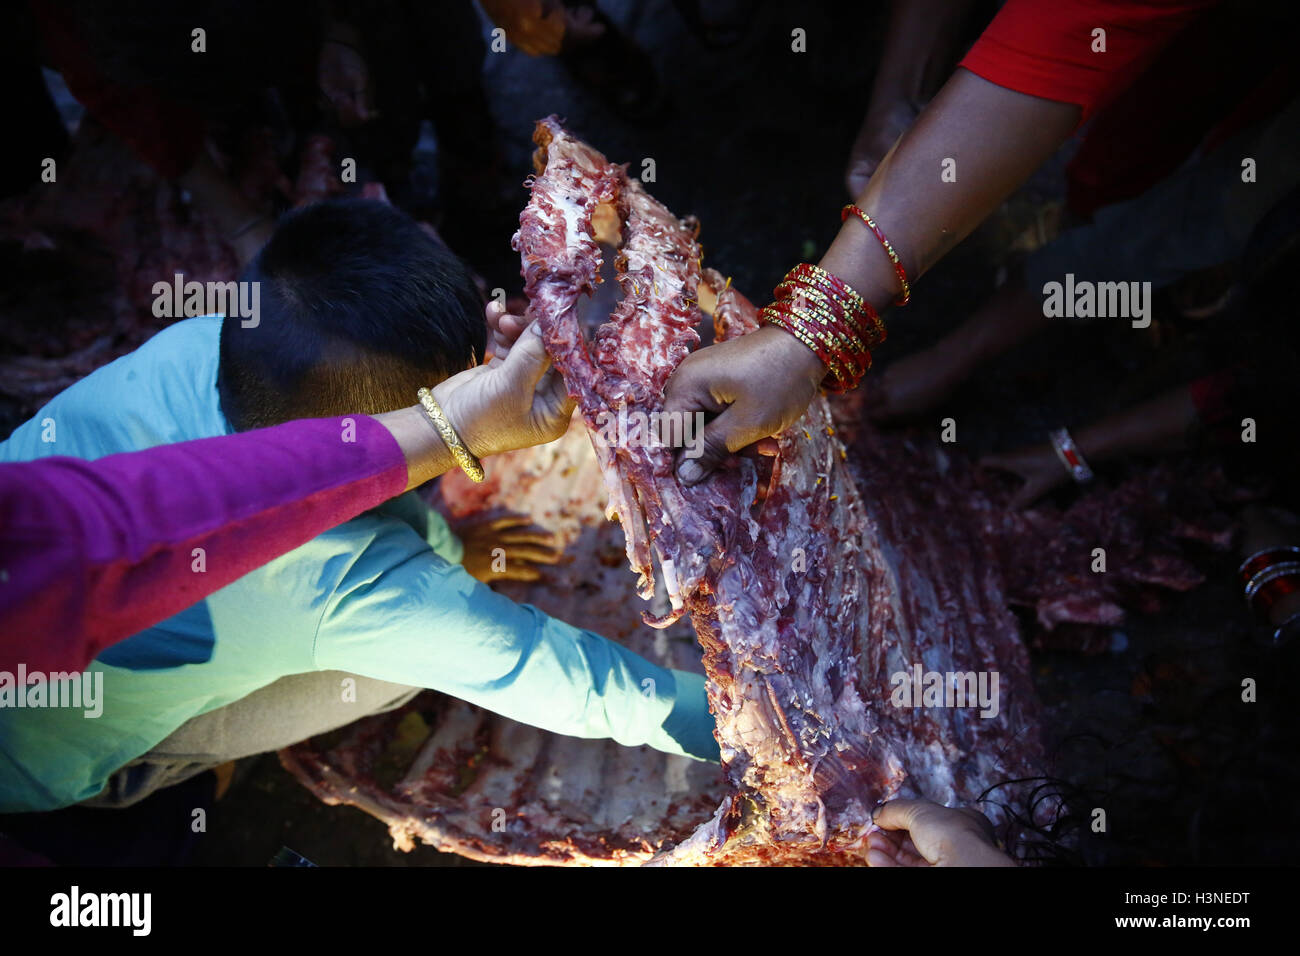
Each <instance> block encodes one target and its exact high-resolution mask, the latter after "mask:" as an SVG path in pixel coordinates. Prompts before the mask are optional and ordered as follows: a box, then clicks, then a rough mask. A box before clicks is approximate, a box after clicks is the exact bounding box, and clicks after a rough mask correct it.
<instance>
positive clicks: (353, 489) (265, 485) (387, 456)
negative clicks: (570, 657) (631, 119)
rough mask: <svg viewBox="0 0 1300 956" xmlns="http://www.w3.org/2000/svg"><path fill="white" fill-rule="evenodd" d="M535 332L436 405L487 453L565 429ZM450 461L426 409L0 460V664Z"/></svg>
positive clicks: (179, 593)
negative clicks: (121, 449) (97, 453)
mask: <svg viewBox="0 0 1300 956" xmlns="http://www.w3.org/2000/svg"><path fill="white" fill-rule="evenodd" d="M549 368H550V362H549V360H548V359H547V357H546V352H545V350H544V349H543V348H542V344H541V339H540V336H537V335H527V336H524V337H523V338H522V340H521V342H520V343H519V344H517V345H516V346H515V348H513V349H512V350H511V352H510V356H509V359H508V360H506V361H495V362H493V363H491V364H489V365H487V366H481V367H479V368H475V369H470V370H469V371H467V372H463V373H461V374H460V375H456V376H453V377H452V378H449V379H447V380H446V381H444V382H442V383H441V384H440V385H438V386H437V387H436V388H435V389H434V390H433V393H434V396H435V398H436V399H437V400H438V401H439V403H440V404H441V405H442V406H443V409H444V411H445V413H446V415H447V418H448V419H449V420H450V421H451V422H452V424H453V425H454V426H455V427H456V429H457V431H458V432H459V434H460V436H461V438H462V440H463V441H465V442H466V444H467V445H468V446H469V448H470V450H471V451H472V452H473V453H474V454H476V455H477V456H479V457H486V456H488V455H492V454H496V453H498V452H501V451H506V450H509V449H511V448H520V447H524V446H526V445H531V444H539V443H541V442H544V441H550V440H552V439H554V438H557V437H559V435H561V434H563V432H564V430H565V428H566V427H567V426H568V422H569V416H570V415H571V414H572V404H571V403H570V402H569V400H568V398H567V395H565V394H564V392H563V385H562V383H560V382H559V380H558V376H555V375H554V374H553V373H550V372H549ZM454 467H456V463H455V461H454V459H453V458H452V455H451V453H450V451H449V450H448V448H447V446H446V445H445V444H444V443H443V441H442V439H441V438H440V437H439V435H438V433H437V432H436V431H435V430H434V428H433V427H432V426H431V424H430V423H429V422H428V421H427V420H426V419H425V417H424V412H423V410H422V409H421V408H420V407H419V406H414V407H411V408H404V409H400V410H398V411H394V412H388V413H386V414H383V415H378V416H375V417H374V418H370V417H368V416H365V415H356V416H350V417H345V418H339V419H332V418H331V419H315V420H310V421H300V422H289V423H287V424H284V425H279V426H276V427H274V428H268V429H263V430H260V431H254V432H247V433H245V434H240V435H230V436H225V437H221V438H207V439H201V440H198V441H190V442H182V443H179V444H175V445H164V446H159V447H157V448H151V449H147V450H145V451H139V452H130V453H127V454H121V455H110V456H108V457H106V458H101V459H99V460H97V461H84V460H81V459H77V458H63V457H54V458H45V459H41V460H40V461H34V462H22V463H16V464H5V465H0V620H3V624H4V626H3V643H2V644H0V670H11V671H12V670H13V669H14V665H16V664H17V663H18V662H22V663H24V664H26V665H27V667H28V669H29V670H33V671H35V670H40V671H51V670H58V671H66V670H74V669H76V670H80V669H82V668H84V667H85V666H86V665H87V664H88V663H89V662H90V661H91V660H92V659H94V657H95V656H96V655H97V654H99V652H100V651H102V650H103V649H104V648H105V647H107V646H109V645H110V644H113V643H115V642H116V641H119V640H122V639H124V638H126V637H129V636H130V635H132V634H135V633H137V632H138V631H141V630H143V629H145V628H147V627H150V626H151V625H153V624H156V623H157V622H158V621H161V620H163V619H165V618H167V617H170V616H171V615H173V614H176V613H178V612H179V611H182V610H184V609H185V608H186V607H189V606H190V605H191V604H193V603H195V602H196V601H199V600H201V599H203V598H204V597H206V596H207V595H208V594H211V593H212V592H213V591H216V590H218V589H219V588H222V587H224V586H225V585H227V584H229V583H230V582H232V581H234V580H236V579H238V578H240V577H242V576H243V575H244V574H247V573H248V572H249V571H252V570H253V569H254V568H257V567H260V566H261V565H263V564H265V563H266V562H268V561H270V560H272V559H273V558H276V557H278V556H279V555H281V554H284V553H285V552H288V551H291V550H293V549H294V548H296V547H298V546H299V545H301V544H304V543H305V542H307V541H308V540H310V539H311V538H314V537H315V536H316V535H318V534H320V533H322V532H323V531H326V530H328V529H329V528H332V527H334V526H336V525H338V524H342V523H343V522H344V521H347V520H349V519H351V518H353V517H355V516H357V515H358V514H360V513H361V512H363V511H366V510H368V509H370V508H373V507H375V506H376V505H378V504H380V503H382V502H383V501H385V500H387V499H389V498H391V497H393V496H395V495H398V494H401V493H402V492H403V491H405V490H407V489H409V488H413V487H415V486H417V485H420V484H423V483H424V482H426V481H428V480H429V479H431V478H434V477H436V476H438V475H440V474H442V473H443V472H445V471H447V470H448V469H451V468H454Z"/></svg>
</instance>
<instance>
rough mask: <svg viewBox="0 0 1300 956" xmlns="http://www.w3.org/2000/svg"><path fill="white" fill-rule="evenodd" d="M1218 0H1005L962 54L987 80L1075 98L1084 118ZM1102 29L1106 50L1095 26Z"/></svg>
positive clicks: (1033, 93)
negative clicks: (972, 43)
mask: <svg viewBox="0 0 1300 956" xmlns="http://www.w3.org/2000/svg"><path fill="white" fill-rule="evenodd" d="M1217 2H1219V0H1145V2H1124V0H1008V2H1007V3H1006V5H1005V6H1003V7H1002V9H1001V10H1000V11H998V15H997V16H996V17H994V18H993V22H992V23H990V24H989V25H988V28H987V29H986V30H985V31H984V33H983V34H982V35H981V36H980V38H979V39H978V40H977V41H975V45H974V46H973V47H971V49H970V52H969V53H967V54H966V56H965V58H963V59H962V61H961V63H960V64H958V65H959V66H963V67H965V68H966V69H968V70H970V71H971V72H972V73H975V74H977V75H978V76H981V77H983V78H984V79H986V80H988V81H989V82H990V83H996V84H997V85H998V86H1005V87H1007V88H1008V89H1012V90H1016V91H1018V92H1021V93H1028V94H1030V95H1031V96H1040V97H1042V98H1043V99H1048V100H1057V101H1058V102H1062V103H1074V104H1076V105H1078V106H1080V107H1082V109H1083V115H1082V117H1081V118H1080V122H1083V121H1085V120H1087V119H1088V118H1089V117H1090V116H1091V115H1092V114H1093V113H1095V112H1096V111H1097V110H1098V109H1099V108H1100V107H1102V106H1104V105H1105V104H1106V103H1107V102H1108V101H1109V100H1110V99H1111V98H1112V97H1113V96H1115V95H1116V94H1117V93H1119V92H1120V91H1121V90H1123V89H1124V88H1125V87H1126V86H1128V85H1129V84H1130V83H1132V82H1133V81H1134V80H1135V79H1137V77H1138V75H1139V74H1140V73H1141V72H1142V71H1143V70H1144V69H1146V67H1147V66H1148V64H1150V63H1151V61H1152V59H1153V58H1154V57H1155V55H1156V54H1157V53H1158V52H1159V51H1160V50H1161V49H1162V48H1163V47H1164V45H1165V44H1166V43H1168V42H1169V40H1171V39H1172V38H1173V37H1174V36H1175V35H1176V34H1177V33H1178V32H1179V31H1181V30H1182V29H1183V28H1184V27H1185V26H1187V24H1188V23H1190V22H1191V21H1192V20H1194V19H1195V18H1196V17H1197V16H1198V15H1200V14H1201V13H1202V12H1203V11H1204V10H1206V9H1207V8H1209V7H1212V6H1214V5H1215V4H1216V3H1217ZM1098 29H1100V30H1104V31H1105V37H1104V39H1105V51H1104V52H1103V51H1102V50H1101V49H1100V48H1099V49H1097V50H1096V51H1094V49H1093V48H1094V46H1097V47H1100V37H1099V36H1098V37H1094V35H1093V31H1094V30H1098Z"/></svg>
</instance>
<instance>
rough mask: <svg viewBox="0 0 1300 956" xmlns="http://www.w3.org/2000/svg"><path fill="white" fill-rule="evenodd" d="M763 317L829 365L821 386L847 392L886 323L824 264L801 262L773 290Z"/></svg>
mask: <svg viewBox="0 0 1300 956" xmlns="http://www.w3.org/2000/svg"><path fill="white" fill-rule="evenodd" d="M775 295H776V301H775V302H773V303H772V304H771V305H769V306H766V307H765V308H764V309H763V311H762V316H763V318H764V320H765V321H767V322H769V323H770V324H772V325H775V326H777V327H779V328H781V329H784V330H785V331H786V332H788V333H790V334H791V335H792V336H794V337H795V338H797V339H798V340H799V341H800V342H802V343H803V344H804V345H805V346H807V347H808V348H809V349H811V350H812V351H813V352H814V353H815V354H816V355H817V357H818V358H819V359H820V360H821V362H822V364H823V365H825V366H826V368H827V375H826V379H825V380H824V381H823V382H822V387H823V388H826V389H828V390H830V391H833V392H846V391H849V390H850V389H853V388H855V387H857V385H858V383H859V382H860V381H862V376H863V375H865V374H866V372H867V369H869V368H870V367H871V351H870V348H871V347H874V345H875V344H876V343H877V342H879V341H883V339H884V324H883V323H882V322H881V321H880V317H879V316H878V315H877V314H876V311H875V309H873V308H872V307H871V305H870V303H868V302H867V301H866V300H865V299H863V298H862V296H860V295H858V293H857V292H855V291H854V290H853V289H852V288H851V287H850V286H849V285H848V284H847V283H846V282H844V281H843V280H842V279H840V278H838V277H836V276H833V275H831V274H830V273H829V272H827V271H826V270H824V269H820V268H818V267H817V266H814V265H810V264H808V263H801V264H800V265H798V266H796V267H795V268H793V269H791V270H790V271H789V273H787V274H786V276H785V278H784V279H782V280H781V283H780V285H778V286H777V287H776V290H775Z"/></svg>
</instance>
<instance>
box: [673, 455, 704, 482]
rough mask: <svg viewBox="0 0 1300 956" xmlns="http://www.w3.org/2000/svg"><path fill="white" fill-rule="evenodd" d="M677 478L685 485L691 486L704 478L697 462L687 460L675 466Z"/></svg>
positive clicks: (702, 470)
mask: <svg viewBox="0 0 1300 956" xmlns="http://www.w3.org/2000/svg"><path fill="white" fill-rule="evenodd" d="M677 477H678V478H680V479H681V480H682V481H684V482H686V484H688V485H693V484H695V483H696V482H697V481H699V480H700V479H701V478H703V477H704V469H703V468H701V467H700V463H699V462H698V461H693V460H691V459H689V458H687V459H684V460H683V461H682V463H681V464H680V465H678V466H677Z"/></svg>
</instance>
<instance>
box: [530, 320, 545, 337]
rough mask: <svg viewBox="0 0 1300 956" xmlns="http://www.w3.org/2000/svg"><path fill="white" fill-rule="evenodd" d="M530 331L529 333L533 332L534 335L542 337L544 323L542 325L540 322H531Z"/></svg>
mask: <svg viewBox="0 0 1300 956" xmlns="http://www.w3.org/2000/svg"><path fill="white" fill-rule="evenodd" d="M528 331H529V332H532V333H533V334H534V335H541V334H542V323H540V322H530V323H528Z"/></svg>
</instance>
